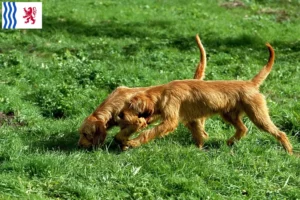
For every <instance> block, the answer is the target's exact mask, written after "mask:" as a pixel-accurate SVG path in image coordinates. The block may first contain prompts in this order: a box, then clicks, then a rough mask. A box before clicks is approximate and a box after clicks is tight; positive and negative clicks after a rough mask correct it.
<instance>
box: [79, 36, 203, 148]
mask: <svg viewBox="0 0 300 200" xmlns="http://www.w3.org/2000/svg"><path fill="white" fill-rule="evenodd" d="M196 41H197V45H198V47H199V50H200V62H199V64H198V66H197V68H196V71H195V75H194V78H197V79H202V78H203V77H204V74H205V68H206V52H205V49H204V47H203V45H202V43H201V41H200V38H199V36H198V35H196ZM149 88H151V87H140V88H128V87H118V88H117V89H115V90H114V91H113V92H112V93H111V94H110V95H109V96H108V98H107V99H106V100H105V101H104V102H103V103H102V104H101V105H100V106H98V108H97V109H96V110H95V111H94V112H93V113H92V114H91V115H90V116H88V117H87V118H86V119H85V120H84V122H83V124H82V125H81V127H80V129H79V133H80V138H79V141H78V145H79V146H81V147H85V148H89V147H92V146H99V145H101V144H103V143H104V141H105V138H106V135H107V129H109V128H111V127H113V126H116V125H117V126H120V128H121V130H120V132H119V133H118V134H117V135H116V136H115V139H116V141H117V142H119V143H120V144H122V143H124V142H127V140H128V138H129V137H130V135H131V134H132V133H134V132H136V131H137V130H139V129H140V128H143V127H145V126H146V125H147V124H149V123H151V122H152V121H154V120H155V119H157V118H158V117H159V115H156V116H153V115H149V113H146V112H145V113H141V114H140V115H138V114H137V113H136V112H132V111H133V110H131V109H128V104H127V103H126V102H128V101H129V99H131V97H132V96H133V95H135V94H136V93H138V92H142V91H145V90H147V89H149ZM144 117H147V121H146V120H145V118H144ZM124 148H126V147H124Z"/></svg>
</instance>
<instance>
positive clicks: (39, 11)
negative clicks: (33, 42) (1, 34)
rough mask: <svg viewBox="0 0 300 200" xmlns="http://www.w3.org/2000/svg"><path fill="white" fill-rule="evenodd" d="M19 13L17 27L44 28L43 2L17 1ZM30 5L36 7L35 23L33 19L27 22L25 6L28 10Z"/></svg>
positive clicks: (17, 14)
mask: <svg viewBox="0 0 300 200" xmlns="http://www.w3.org/2000/svg"><path fill="white" fill-rule="evenodd" d="M16 7H17V13H16V19H17V25H16V28H17V29H41V28H42V3H41V2H16ZM29 7H36V15H35V18H34V19H35V24H31V22H32V21H31V20H29V23H27V24H25V21H26V20H27V19H26V18H23V16H25V12H24V8H26V10H28V8H29Z"/></svg>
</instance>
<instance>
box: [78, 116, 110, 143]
mask: <svg viewBox="0 0 300 200" xmlns="http://www.w3.org/2000/svg"><path fill="white" fill-rule="evenodd" d="M79 134H80V138H79V141H78V146H79V147H84V148H90V147H98V146H100V145H102V144H103V143H104V140H105V138H106V135H107V132H106V125H105V123H104V122H103V121H101V120H99V119H97V118H96V117H95V116H93V115H91V116H89V117H87V118H86V119H85V120H84V122H83V124H82V125H81V127H80V129H79Z"/></svg>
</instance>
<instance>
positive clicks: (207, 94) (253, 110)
mask: <svg viewBox="0 0 300 200" xmlns="http://www.w3.org/2000/svg"><path fill="white" fill-rule="evenodd" d="M266 45H267V47H268V49H269V53H270V56H269V61H268V63H267V65H266V66H264V67H263V69H262V70H261V71H260V72H259V73H258V74H257V75H256V76H254V78H252V79H251V80H248V81H236V80H232V81H201V80H177V81H172V82H170V83H168V84H164V85H160V86H156V87H151V88H149V89H147V90H143V91H139V92H138V93H137V94H135V95H134V96H132V98H131V99H130V101H129V104H130V108H131V109H133V110H134V111H135V112H136V113H151V114H153V115H156V114H159V115H160V116H161V123H160V124H159V125H157V126H155V127H153V128H151V129H148V130H145V131H143V132H142V133H141V134H140V135H139V136H138V137H136V138H134V139H132V140H129V141H128V142H127V143H126V145H127V146H128V147H137V146H140V145H141V144H144V143H147V142H148V141H150V140H152V139H154V138H156V137H163V136H165V135H167V134H168V133H169V132H172V131H174V129H175V128H176V127H177V125H178V123H179V121H182V122H183V123H184V124H185V126H186V127H187V128H188V129H189V130H190V131H191V132H192V136H193V138H194V140H195V142H196V145H197V146H198V147H199V148H202V147H203V144H204V139H205V138H206V137H207V134H206V132H205V130H204V124H203V122H204V121H205V118H207V117H209V116H210V115H213V114H219V115H220V116H221V117H222V118H223V119H224V120H225V121H227V122H229V123H230V124H232V125H233V126H234V127H235V130H236V132H235V134H234V135H233V136H232V137H231V138H229V139H228V141H227V144H228V145H232V144H233V143H234V142H235V141H237V140H240V139H241V138H242V137H243V136H245V135H246V133H247V127H246V126H245V125H244V123H243V121H242V116H243V115H244V114H246V115H247V116H248V117H249V119H250V120H251V121H252V122H253V123H254V124H255V125H256V126H257V127H258V128H260V129H262V130H264V131H266V132H268V133H270V134H271V135H273V136H274V137H275V138H276V139H277V140H278V141H279V142H280V143H281V144H282V146H283V147H284V148H285V150H286V151H287V152H288V153H290V154H292V145H291V144H290V142H289V139H288V138H287V136H286V134H285V133H284V132H282V131H280V130H279V129H278V128H277V127H276V126H275V125H274V124H273V122H272V121H271V119H270V116H269V113H268V108H267V105H266V100H265V97H264V95H262V94H261V93H260V92H259V86H260V85H261V84H262V83H263V81H264V80H265V79H266V78H267V76H268V74H269V73H270V71H271V69H272V66H273V64H274V59H275V52H274V50H273V48H272V46H271V45H270V44H266Z"/></svg>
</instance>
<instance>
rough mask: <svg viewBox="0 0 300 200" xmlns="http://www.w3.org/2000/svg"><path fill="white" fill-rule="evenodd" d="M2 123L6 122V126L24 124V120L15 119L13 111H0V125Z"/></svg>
mask: <svg viewBox="0 0 300 200" xmlns="http://www.w3.org/2000/svg"><path fill="white" fill-rule="evenodd" d="M3 124H6V125H8V126H13V127H17V126H25V125H26V123H25V122H21V121H19V120H17V118H16V115H15V114H14V113H13V112H9V113H3V112H0V127H1V126H2V125H3Z"/></svg>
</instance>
